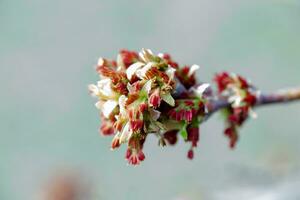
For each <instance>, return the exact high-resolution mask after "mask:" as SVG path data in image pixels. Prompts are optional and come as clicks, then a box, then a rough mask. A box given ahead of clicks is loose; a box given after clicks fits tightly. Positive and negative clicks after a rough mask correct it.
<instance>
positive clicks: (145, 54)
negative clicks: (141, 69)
mask: <svg viewBox="0 0 300 200" xmlns="http://www.w3.org/2000/svg"><path fill="white" fill-rule="evenodd" d="M139 56H140V58H141V59H142V60H143V61H144V62H149V61H150V60H151V59H152V58H153V56H154V55H153V53H152V51H151V50H150V49H144V48H143V49H142V51H141V52H140V53H139Z"/></svg>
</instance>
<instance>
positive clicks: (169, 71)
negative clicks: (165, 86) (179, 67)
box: [166, 65, 176, 80]
mask: <svg viewBox="0 0 300 200" xmlns="http://www.w3.org/2000/svg"><path fill="white" fill-rule="evenodd" d="M175 72H176V69H175V68H173V67H171V66H170V65H169V66H168V68H167V70H166V74H167V75H168V76H169V78H170V80H173V79H174V75H175Z"/></svg>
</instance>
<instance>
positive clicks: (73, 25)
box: [0, 0, 300, 200]
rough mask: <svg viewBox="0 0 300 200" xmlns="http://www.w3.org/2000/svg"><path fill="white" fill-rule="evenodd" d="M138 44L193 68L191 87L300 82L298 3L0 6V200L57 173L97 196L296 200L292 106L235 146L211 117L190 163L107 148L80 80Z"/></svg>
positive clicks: (264, 115)
mask: <svg viewBox="0 0 300 200" xmlns="http://www.w3.org/2000/svg"><path fill="white" fill-rule="evenodd" d="M142 47H146V48H151V49H152V50H153V51H154V52H157V53H158V52H170V53H171V54H172V55H173V57H174V58H175V59H176V60H178V61H179V63H181V64H194V63H196V64H199V65H200V66H201V67H202V68H201V70H200V71H199V74H198V78H199V80H201V81H210V80H211V78H212V77H213V75H214V73H215V72H217V71H222V70H228V71H234V72H238V73H240V74H242V75H246V76H247V77H249V78H250V79H251V80H252V82H253V83H255V84H256V85H257V86H258V87H259V88H261V89H262V90H264V91H272V90H276V89H278V88H285V87H290V86H297V85H298V86H299V85H300V1H298V0H290V1H289V0H265V1H262V0H249V1H241V0H239V1H235V0H201V1H200V0H194V1H188V0H187V1H182V0H173V1H172V0H170V1H163V0H155V1H154V0H151V1H146V0H139V1H137V0H136V1H123V0H118V1H116V0H107V1H104V0H87V1H79V0H48V1H43V0H23V1H22V0H0V80H1V84H0V90H1V95H0V96H1V100H0V102H1V104H0V134H1V139H0V199H1V200H2V199H3V200H19V199H21V200H32V199H33V198H34V196H35V195H36V193H37V192H38V191H39V190H40V189H41V185H42V184H43V183H44V182H45V180H46V179H47V177H49V176H51V174H55V172H56V171H59V170H61V169H65V168H71V169H75V170H79V171H81V172H82V173H83V174H86V175H87V177H90V179H91V180H92V182H93V186H94V188H95V191H96V193H97V195H98V199H107V200H116V199H122V200H141V199H143V200H153V199H162V200H194V199H222V200H224V199H225V200H226V199H230V200H232V199H233V200H235V199H244V200H247V199H257V200H260V199H267V200H269V199H270V200H273V199H288V200H290V199H292V200H293V199H295V200H296V199H300V192H299V185H300V165H299V164H300V162H299V161H300V159H299V158H300V157H299V153H300V145H299V141H300V104H299V103H293V104H289V105H285V106H274V107H267V108H262V109H259V110H257V113H258V115H259V118H258V119H257V120H251V121H248V122H247V124H246V125H245V126H244V128H243V129H242V130H241V140H240V141H239V143H238V145H237V148H236V149H235V150H234V151H231V150H229V149H228V148H227V143H228V141H227V140H226V139H225V138H224V136H223V135H222V128H223V124H222V121H221V120H220V119H219V118H218V116H217V115H216V116H214V117H213V118H212V119H211V120H210V121H209V122H207V123H205V124H203V126H202V127H201V141H200V145H199V148H198V150H197V152H196V158H195V159H194V161H192V162H191V161H189V160H187V159H186V157H185V156H186V151H187V149H188V145H184V144H182V142H181V143H180V145H177V146H176V147H170V148H165V149H160V148H159V147H157V146H156V140H154V138H153V137H152V138H150V139H149V140H148V141H147V144H146V146H145V153H146V156H147V159H146V161H145V162H144V163H143V164H142V165H141V166H139V167H130V166H127V165H126V163H125V161H124V159H123V154H124V151H125V149H124V148H122V149H120V150H119V151H116V152H111V151H110V150H109V145H110V138H103V137H100V136H99V135H98V132H97V128H98V126H99V119H98V113H97V110H96V109H95V107H94V106H93V104H94V103H95V99H93V98H91V97H90V96H89V95H88V93H87V85H88V84H89V83H94V82H96V81H97V78H98V77H97V75H96V73H95V71H94V65H95V63H96V61H97V58H98V57H99V56H103V57H108V58H114V57H115V56H116V53H117V51H118V50H119V49H121V48H129V49H132V50H140V49H141V48H142Z"/></svg>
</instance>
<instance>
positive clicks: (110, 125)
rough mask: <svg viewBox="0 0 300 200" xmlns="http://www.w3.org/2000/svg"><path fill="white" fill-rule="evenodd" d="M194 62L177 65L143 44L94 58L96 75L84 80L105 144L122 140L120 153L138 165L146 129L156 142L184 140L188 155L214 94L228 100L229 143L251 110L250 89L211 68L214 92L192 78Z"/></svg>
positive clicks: (114, 145) (239, 79)
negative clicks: (92, 79)
mask: <svg viewBox="0 0 300 200" xmlns="http://www.w3.org/2000/svg"><path fill="white" fill-rule="evenodd" d="M197 69H199V66H198V65H191V66H183V67H180V66H179V65H178V63H177V62H175V61H174V60H172V58H171V56H170V55H168V54H162V53H160V54H158V55H155V54H153V53H152V52H151V50H148V49H142V51H141V52H139V53H137V52H134V51H128V50H121V51H120V53H119V54H118V56H117V59H116V61H114V60H108V59H103V58H100V59H99V60H98V64H97V67H96V71H97V72H98V74H99V76H100V80H99V81H98V83H97V84H96V85H94V84H91V85H89V91H90V94H91V95H92V96H95V97H97V98H98V102H97V103H96V107H97V108H98V109H99V110H100V111H101V127H100V132H101V133H102V134H103V135H111V136H113V139H112V143H111V149H116V148H118V147H120V146H121V145H122V144H127V151H126V154H125V158H126V159H127V161H128V163H129V164H132V165H138V164H139V163H140V162H141V161H143V160H144V159H145V154H144V151H143V146H144V143H145V141H146V139H147V136H148V135H149V134H154V135H156V136H157V137H158V144H159V145H161V146H165V145H174V144H175V143H176V142H177V140H178V136H181V137H182V138H183V140H184V141H185V142H187V143H190V148H189V149H188V152H187V157H188V158H189V159H192V158H193V157H194V149H195V147H197V145H198V142H199V125H200V124H201V123H202V121H203V120H205V119H206V117H207V116H208V115H209V114H210V113H209V109H208V107H209V102H210V101H211V100H212V99H214V98H215V97H216V96H219V98H223V99H225V100H226V101H228V102H229V106H228V107H227V108H226V113H227V114H226V123H227V127H226V130H225V135H226V136H227V137H228V138H229V139H230V147H234V146H235V143H236V141H237V139H238V134H237V128H238V127H240V126H241V125H242V124H243V122H244V121H245V120H246V119H247V118H248V115H249V114H250V113H252V107H253V106H254V104H255V103H256V94H255V89H254V88H253V87H252V86H251V85H250V84H249V83H248V82H247V81H246V80H245V79H244V78H242V77H240V76H238V75H233V74H228V73H221V74H217V75H216V77H215V81H216V83H217V86H218V94H217V95H215V94H213V92H212V90H211V87H210V85H209V84H207V83H199V82H198V83H197V81H196V76H195V72H196V70H197Z"/></svg>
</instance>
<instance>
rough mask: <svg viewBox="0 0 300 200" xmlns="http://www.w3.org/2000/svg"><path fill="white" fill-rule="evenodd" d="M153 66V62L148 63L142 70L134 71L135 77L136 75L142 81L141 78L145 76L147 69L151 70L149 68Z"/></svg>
mask: <svg viewBox="0 0 300 200" xmlns="http://www.w3.org/2000/svg"><path fill="white" fill-rule="evenodd" d="M153 65H155V63H154V62H149V63H147V64H146V65H145V66H144V67H143V68H141V69H138V70H137V71H136V75H137V76H138V77H139V78H140V79H143V78H144V77H145V75H146V72H147V71H148V70H149V69H151V67H152V66H153Z"/></svg>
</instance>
